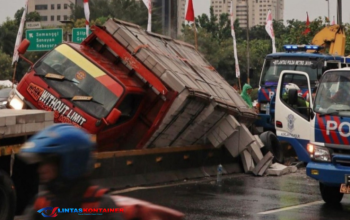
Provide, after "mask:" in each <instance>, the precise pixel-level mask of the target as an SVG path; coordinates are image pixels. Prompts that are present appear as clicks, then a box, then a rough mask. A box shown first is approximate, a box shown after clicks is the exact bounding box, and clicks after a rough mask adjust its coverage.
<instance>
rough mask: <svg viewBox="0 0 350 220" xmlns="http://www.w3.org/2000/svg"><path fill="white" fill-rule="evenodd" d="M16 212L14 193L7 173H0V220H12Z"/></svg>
mask: <svg viewBox="0 0 350 220" xmlns="http://www.w3.org/2000/svg"><path fill="white" fill-rule="evenodd" d="M15 211H16V191H15V187H14V185H13V182H12V180H11V178H10V177H9V176H8V175H7V173H5V172H3V171H0V219H3V220H13V218H14V217H15Z"/></svg>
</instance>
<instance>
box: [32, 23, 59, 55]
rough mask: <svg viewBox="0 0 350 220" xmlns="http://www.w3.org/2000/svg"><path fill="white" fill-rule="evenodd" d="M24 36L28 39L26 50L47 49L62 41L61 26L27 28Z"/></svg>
mask: <svg viewBox="0 0 350 220" xmlns="http://www.w3.org/2000/svg"><path fill="white" fill-rule="evenodd" d="M26 38H27V39H28V40H29V41H30V45H29V47H28V50H27V51H48V50H52V49H53V48H54V47H56V46H57V45H58V44H61V43H62V39H63V30H62V29H61V28H57V29H40V30H27V31H26Z"/></svg>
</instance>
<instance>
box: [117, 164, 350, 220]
mask: <svg viewBox="0 0 350 220" xmlns="http://www.w3.org/2000/svg"><path fill="white" fill-rule="evenodd" d="M318 187H319V186H318V182H317V181H314V180H313V179H311V178H309V177H307V176H306V174H305V168H301V169H300V170H298V171H297V172H296V173H293V174H287V175H284V176H280V177H273V176H265V177H254V176H252V175H248V174H238V175H231V176H226V177H225V178H224V180H223V185H222V186H218V185H217V184H216V182H215V180H214V179H201V180H199V181H194V182H191V183H185V184H183V183H182V184H181V185H173V186H169V187H160V188H153V189H150V188H148V189H147V188H146V189H141V190H140V189H139V190H135V191H129V192H125V193H122V195H126V196H131V197H135V198H139V199H143V200H147V201H150V202H153V203H156V204H159V205H164V206H167V207H170V208H174V209H176V210H179V211H181V212H183V213H185V214H186V218H185V219H187V220H213V219H215V220H229V219H230V220H231V219H271V220H272V219H279V220H284V219H286V220H292V219H303V220H304V219H309V220H316V219H327V220H328V219H350V196H347V195H345V196H344V198H343V201H342V203H341V205H339V206H336V207H332V206H327V205H325V203H324V202H323V200H322V198H321V196H320V193H319V188H318Z"/></svg>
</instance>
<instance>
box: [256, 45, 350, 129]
mask: <svg viewBox="0 0 350 220" xmlns="http://www.w3.org/2000/svg"><path fill="white" fill-rule="evenodd" d="M310 48H313V49H314V51H316V52H315V53H309V52H306V51H307V50H309V49H310ZM284 49H285V50H286V52H282V53H273V54H269V55H267V56H266V58H265V61H264V65H263V68H262V72H261V75H260V81H259V91H258V105H257V108H258V110H259V119H258V120H257V121H256V122H255V126H256V127H257V128H258V129H259V130H260V131H267V130H270V131H273V132H275V131H276V130H275V125H274V117H275V110H274V106H275V101H274V95H275V91H276V87H277V82H278V80H279V78H280V75H281V72H282V71H283V70H295V71H303V72H306V73H307V74H308V76H309V78H310V85H311V89H314V88H315V87H316V85H317V84H318V79H319V78H320V77H321V75H322V73H323V72H324V71H326V70H328V69H337V68H343V67H347V65H348V63H349V62H348V59H347V58H345V57H341V56H332V55H327V54H321V53H318V52H317V51H318V50H320V49H322V48H321V47H318V46H313V45H285V46H284ZM299 87H300V91H298V93H300V94H301V96H303V97H304V98H307V96H308V95H309V91H308V90H307V89H306V85H299ZM268 104H269V106H270V113H269V114H267V113H266V106H267V105H268Z"/></svg>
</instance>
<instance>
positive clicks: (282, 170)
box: [266, 163, 289, 176]
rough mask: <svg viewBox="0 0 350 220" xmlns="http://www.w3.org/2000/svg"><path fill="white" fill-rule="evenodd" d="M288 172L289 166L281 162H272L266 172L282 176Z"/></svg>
mask: <svg viewBox="0 0 350 220" xmlns="http://www.w3.org/2000/svg"><path fill="white" fill-rule="evenodd" d="M286 173H289V169H288V167H287V166H285V165H283V164H280V163H274V164H272V165H271V166H270V167H269V169H267V171H266V174H267V175H271V176H281V175H284V174H286Z"/></svg>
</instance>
